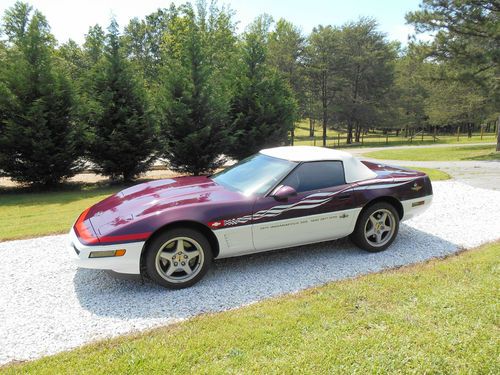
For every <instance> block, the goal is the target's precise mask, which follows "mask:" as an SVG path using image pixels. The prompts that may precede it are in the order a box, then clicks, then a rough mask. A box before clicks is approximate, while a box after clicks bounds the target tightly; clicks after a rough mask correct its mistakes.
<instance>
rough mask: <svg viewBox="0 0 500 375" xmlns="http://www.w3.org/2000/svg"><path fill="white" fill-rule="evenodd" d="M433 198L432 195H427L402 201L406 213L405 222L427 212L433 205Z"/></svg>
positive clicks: (404, 215)
mask: <svg viewBox="0 0 500 375" xmlns="http://www.w3.org/2000/svg"><path fill="white" fill-rule="evenodd" d="M432 197H433V196H432V195H426V196H425V197H420V198H415V199H408V200H406V201H401V204H402V205H403V211H404V214H403V220H408V219H411V218H413V217H415V216H418V215H420V214H421V213H423V212H425V211H426V210H427V209H428V208H429V207H430V205H431V203H432Z"/></svg>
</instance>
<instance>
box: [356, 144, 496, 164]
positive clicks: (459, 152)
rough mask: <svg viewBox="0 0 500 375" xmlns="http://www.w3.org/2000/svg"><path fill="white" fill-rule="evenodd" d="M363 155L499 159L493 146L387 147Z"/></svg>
mask: <svg viewBox="0 0 500 375" xmlns="http://www.w3.org/2000/svg"><path fill="white" fill-rule="evenodd" d="M363 156H366V157H370V158H376V159H387V160H414V161H448V160H450V161H452V160H500V152H495V146H490V145H484V146H483V145H481V146H457V147H435V148H430V147H429V148H416V149H395V150H394V149H393V150H391V149H387V150H380V151H373V152H368V153H366V154H364V155H363Z"/></svg>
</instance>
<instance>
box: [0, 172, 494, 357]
mask: <svg viewBox="0 0 500 375" xmlns="http://www.w3.org/2000/svg"><path fill="white" fill-rule="evenodd" d="M498 238H500V192H499V191H492V190H484V189H478V188H473V187H470V186H468V185H465V184H462V183H459V182H454V181H451V182H437V183H434V202H433V205H432V207H431V208H430V209H429V210H428V211H427V212H426V213H425V214H423V215H421V216H419V217H417V218H415V219H413V220H411V221H408V222H406V223H405V224H403V225H402V226H401V230H400V233H399V236H398V238H397V239H396V241H395V242H394V243H393V245H392V246H391V248H390V249H389V250H387V251H386V252H383V253H378V254H370V253H366V252H363V251H361V250H359V249H357V248H355V247H354V246H353V245H351V243H350V242H348V241H347V240H339V241H332V242H327V243H323V244H319V245H318V244H316V245H310V246H302V247H298V248H294V249H289V250H285V251H276V252H271V253H263V254H258V255H253V256H248V257H243V258H235V259H226V260H221V261H218V262H216V263H215V266H214V268H213V270H212V271H211V272H209V274H208V275H207V276H206V278H205V279H204V280H203V281H202V282H200V283H199V284H197V285H196V286H194V287H192V288H190V289H186V290H181V291H169V290H166V289H162V288H160V287H157V286H155V285H152V284H149V283H147V284H145V285H142V284H141V283H140V281H138V280H120V279H116V278H114V277H112V276H110V275H108V274H107V273H105V272H102V271H95V270H83V269H80V270H78V269H76V267H75V266H74V265H73V264H72V263H71V262H70V261H69V260H68V258H67V256H66V250H65V246H66V236H63V235H61V236H50V237H42V238H37V239H31V240H22V241H9V242H3V243H0V256H1V257H2V261H1V264H0V364H3V363H6V362H9V361H12V360H26V359H33V358H37V357H41V356H44V355H47V354H53V353H57V352H60V351H63V350H67V349H71V348H74V347H76V346H78V345H82V344H85V343H88V342H90V341H93V340H96V339H101V338H105V337H111V336H117V335H120V334H124V333H127V332H131V331H136V330H144V329H148V328H151V327H154V326H159V325H165V324H169V323H173V322H176V321H179V320H182V319H185V318H188V317H191V316H193V315H197V314H200V313H203V312H213V311H221V310H226V309H230V308H236V307H239V306H242V305H245V304H248V303H252V302H255V301H259V300H262V299H265V298H269V297H272V296H276V295H280V294H283V293H290V292H295V291H297V290H300V289H304V288H307V287H310V286H313V285H318V284H323V283H325V282H328V281H332V280H339V279H343V278H347V277H353V276H356V275H360V274H364V273H368V272H374V271H379V270H382V269H385V268H390V267H395V266H400V265H404V264H409V263H415V262H420V261H423V260H426V259H429V258H433V257H439V256H443V255H447V254H450V253H453V252H456V251H457V250H459V249H461V248H470V247H474V246H477V245H480V244H482V243H485V242H489V241H492V240H495V239H498ZM306 252H307V253H312V254H314V256H304V254H305V253H306Z"/></svg>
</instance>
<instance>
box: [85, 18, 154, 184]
mask: <svg viewBox="0 0 500 375" xmlns="http://www.w3.org/2000/svg"><path fill="white" fill-rule="evenodd" d="M92 79H93V80H95V82H92V83H91V85H92V87H94V88H95V93H94V95H93V96H94V99H93V103H91V105H88V106H87V107H90V108H91V113H90V115H89V117H91V118H92V119H93V120H91V121H89V122H90V126H91V132H92V136H91V142H90V154H89V158H90V160H91V161H92V162H93V163H94V165H95V170H96V171H97V172H98V173H100V174H103V175H106V176H110V177H111V178H112V179H118V178H121V179H123V180H124V181H130V180H132V179H133V178H134V177H136V176H137V175H139V174H140V173H143V172H145V171H146V170H148V168H149V167H150V166H151V164H152V162H153V161H154V158H155V152H154V151H155V146H156V134H155V127H154V124H153V121H152V118H151V114H150V111H149V109H148V103H147V95H146V93H145V90H144V87H143V85H142V84H141V82H140V81H139V79H138V78H137V77H136V76H135V75H134V73H133V71H132V69H131V68H130V65H129V62H128V61H127V60H126V59H125V56H124V54H123V50H122V47H121V42H120V36H119V31H118V24H117V23H116V21H115V20H112V22H111V25H110V27H109V34H108V35H107V40H106V48H105V53H104V56H103V57H102V58H100V59H99V61H98V62H97V67H96V69H95V70H94V76H93V78H92Z"/></svg>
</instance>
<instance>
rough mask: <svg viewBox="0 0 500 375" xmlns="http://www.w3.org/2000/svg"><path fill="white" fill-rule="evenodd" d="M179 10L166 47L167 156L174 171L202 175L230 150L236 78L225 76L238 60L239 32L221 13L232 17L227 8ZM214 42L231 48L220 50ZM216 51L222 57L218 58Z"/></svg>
mask: <svg viewBox="0 0 500 375" xmlns="http://www.w3.org/2000/svg"><path fill="white" fill-rule="evenodd" d="M179 14H180V15H179V17H177V18H175V19H173V20H172V21H171V27H172V33H170V34H168V35H167V36H166V43H165V46H164V48H165V54H164V55H163V59H164V68H163V82H162V92H161V95H159V97H158V101H159V104H158V106H159V107H160V106H161V108H162V117H161V140H162V144H163V145H164V147H163V149H162V155H163V156H164V157H165V159H166V160H167V162H168V165H169V167H170V168H171V169H173V170H175V171H179V172H182V173H190V174H195V175H199V174H201V173H204V172H208V171H212V170H214V169H216V168H218V167H220V166H221V165H222V164H223V163H224V160H223V158H222V157H221V155H222V154H223V153H224V152H225V151H226V148H227V142H228V139H227V138H228V129H227V121H228V110H229V101H230V97H231V91H230V90H229V89H228V87H227V82H229V81H231V79H229V78H228V77H221V75H222V76H223V75H225V74H229V72H230V71H231V68H225V67H224V66H225V65H226V64H227V65H228V66H231V64H232V59H231V56H232V53H231V50H234V48H235V47H234V36H233V31H232V30H233V29H232V24H231V23H230V22H229V23H228V22H226V21H225V22H222V21H220V17H224V18H226V19H228V17H227V15H226V14H225V13H224V12H222V11H219V10H216V9H214V8H210V9H208V14H207V9H206V8H205V6H204V4H200V5H199V8H198V10H197V12H195V10H194V9H193V7H192V6H191V5H190V4H187V5H185V6H183V7H182V8H181V9H180V13H179ZM217 14H218V15H217ZM217 20H219V21H220V22H218V21H217ZM209 33H213V34H212V35H210V36H209V35H207V34H209ZM215 35H217V37H215ZM213 38H215V39H216V40H214V39H213ZM219 38H220V39H222V40H220V39H219ZM208 40H211V43H207V41H208ZM214 44H215V45H219V46H222V45H223V46H225V48H226V49H225V50H219V51H215V50H214ZM214 53H217V54H218V55H217V56H212V54H214ZM224 63H226V64H224ZM226 69H228V70H226Z"/></svg>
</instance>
